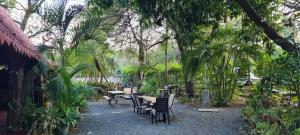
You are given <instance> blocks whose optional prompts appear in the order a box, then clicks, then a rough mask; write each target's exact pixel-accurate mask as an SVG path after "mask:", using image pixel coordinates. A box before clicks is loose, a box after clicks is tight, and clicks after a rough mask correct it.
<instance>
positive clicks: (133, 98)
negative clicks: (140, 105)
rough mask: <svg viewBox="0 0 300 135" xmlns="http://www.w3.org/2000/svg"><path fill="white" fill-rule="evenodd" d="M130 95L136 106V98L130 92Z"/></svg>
mask: <svg viewBox="0 0 300 135" xmlns="http://www.w3.org/2000/svg"><path fill="white" fill-rule="evenodd" d="M130 97H131V101H132V103H133V106H134V107H137V103H136V99H135V97H134V95H132V94H131V95H130Z"/></svg>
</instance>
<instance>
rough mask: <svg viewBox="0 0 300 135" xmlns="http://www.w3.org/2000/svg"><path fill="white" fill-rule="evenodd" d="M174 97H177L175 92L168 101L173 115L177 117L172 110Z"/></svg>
mask: <svg viewBox="0 0 300 135" xmlns="http://www.w3.org/2000/svg"><path fill="white" fill-rule="evenodd" d="M174 98H175V94H174V93H172V94H170V96H169V101H168V105H169V106H168V107H169V110H170V111H171V113H172V114H173V117H174V118H175V115H174V113H173V111H172V106H173V102H174Z"/></svg>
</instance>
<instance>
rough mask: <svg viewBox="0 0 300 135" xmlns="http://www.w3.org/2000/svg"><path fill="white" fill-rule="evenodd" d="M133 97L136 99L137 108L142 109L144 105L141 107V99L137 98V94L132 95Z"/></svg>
mask: <svg viewBox="0 0 300 135" xmlns="http://www.w3.org/2000/svg"><path fill="white" fill-rule="evenodd" d="M132 95H133V98H134V100H135V102H136V106H137V107H138V108H141V107H142V105H141V102H140V100H139V98H138V97H137V94H132Z"/></svg>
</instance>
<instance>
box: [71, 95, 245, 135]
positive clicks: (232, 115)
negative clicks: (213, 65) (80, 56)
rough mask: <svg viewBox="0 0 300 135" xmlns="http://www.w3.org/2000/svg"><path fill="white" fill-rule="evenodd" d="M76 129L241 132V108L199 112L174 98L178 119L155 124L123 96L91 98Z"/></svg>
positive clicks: (154, 134) (105, 134)
mask: <svg viewBox="0 0 300 135" xmlns="http://www.w3.org/2000/svg"><path fill="white" fill-rule="evenodd" d="M88 106H89V107H88V110H87V112H86V113H84V114H83V116H82V121H81V122H80V123H79V124H78V126H77V129H78V130H76V132H71V135H87V134H90V135H119V134H122V135H141V134H142V135H161V134H170V135H182V134H188V135H208V134H211V135H239V128H240V125H241V124H242V123H243V121H242V118H241V116H240V110H241V108H235V107H230V108H225V109H224V111H223V112H222V113H211V112H203V113H202V112H199V111H197V108H193V107H191V106H190V105H185V104H180V103H178V102H177V101H176V100H175V102H174V106H173V107H174V108H173V110H174V113H175V114H176V119H174V118H172V117H171V118H170V120H171V121H170V125H169V124H167V123H166V124H165V123H163V122H159V121H158V123H157V124H155V121H153V124H152V122H151V116H150V115H149V114H142V115H139V114H138V115H137V114H136V113H133V110H132V105H131V104H129V103H127V102H123V101H121V100H120V102H119V103H118V104H111V105H109V104H107V101H106V100H102V101H98V102H89V103H88Z"/></svg>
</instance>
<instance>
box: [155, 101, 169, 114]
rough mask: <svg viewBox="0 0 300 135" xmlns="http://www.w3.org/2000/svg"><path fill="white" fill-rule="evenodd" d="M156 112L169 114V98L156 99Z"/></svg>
mask: <svg viewBox="0 0 300 135" xmlns="http://www.w3.org/2000/svg"><path fill="white" fill-rule="evenodd" d="M155 110H156V111H157V112H167V111H168V110H169V107H168V98H156V103H155Z"/></svg>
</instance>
